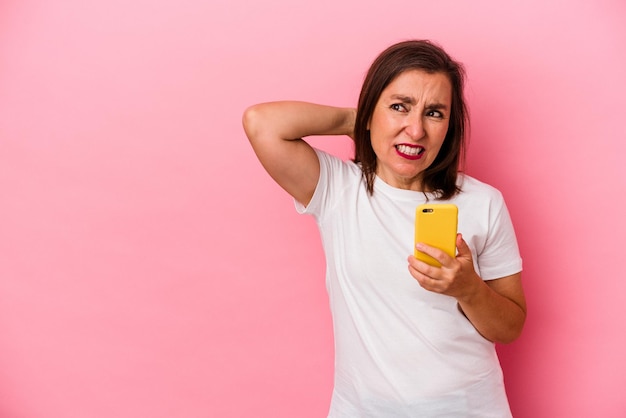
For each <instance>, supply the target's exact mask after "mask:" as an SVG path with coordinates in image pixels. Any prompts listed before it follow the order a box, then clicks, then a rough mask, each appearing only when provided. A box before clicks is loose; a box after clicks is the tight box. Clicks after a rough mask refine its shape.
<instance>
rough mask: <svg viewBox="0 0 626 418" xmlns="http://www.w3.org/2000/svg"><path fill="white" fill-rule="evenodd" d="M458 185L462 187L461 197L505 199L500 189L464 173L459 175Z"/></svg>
mask: <svg viewBox="0 0 626 418" xmlns="http://www.w3.org/2000/svg"><path fill="white" fill-rule="evenodd" d="M457 185H458V186H459V188H460V192H459V197H461V196H463V197H476V198H480V199H489V200H503V197H502V193H501V192H500V190H498V189H496V188H495V187H493V186H492V185H490V184H487V183H484V182H482V181H480V180H478V179H476V178H474V177H472V176H469V175H467V174H464V173H462V174H460V175H459V177H458V180H457Z"/></svg>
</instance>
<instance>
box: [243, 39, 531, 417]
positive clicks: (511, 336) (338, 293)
mask: <svg viewBox="0 0 626 418" xmlns="http://www.w3.org/2000/svg"><path fill="white" fill-rule="evenodd" d="M463 84H464V72H463V68H462V66H461V65H460V64H459V63H457V62H456V61H454V60H453V59H451V58H450V56H449V55H448V54H447V53H446V52H445V51H444V50H443V49H441V48H440V47H439V46H437V45H435V44H433V43H432V42H429V41H406V42H401V43H398V44H395V45H392V46H391V47H389V48H388V49H386V50H385V51H383V52H382V53H381V54H380V55H379V56H378V57H377V58H376V60H375V61H374V63H373V64H372V66H371V67H370V69H369V71H368V74H367V76H366V78H365V81H364V84H363V88H362V90H361V94H360V97H359V102H358V107H357V109H356V110H354V109H350V108H338V107H332V106H324V105H318V104H312V103H303V102H274V103H264V104H259V105H255V106H252V107H250V108H249V109H247V110H246V112H245V114H244V128H245V131H246V133H247V135H248V138H249V139H250V142H251V144H252V147H253V149H254V151H255V152H256V154H257V156H258V158H259V160H260V161H261V163H262V164H263V166H264V167H265V169H266V170H267V172H268V173H269V174H270V175H271V176H272V177H273V178H274V180H275V181H276V182H277V183H278V184H279V185H280V186H281V187H282V188H284V189H285V190H286V191H287V192H288V193H289V194H290V195H291V196H293V198H294V199H295V201H296V208H297V210H298V211H299V212H300V213H305V214H310V215H312V216H314V217H315V219H316V221H317V224H318V227H319V230H320V233H321V236H322V243H323V246H324V251H325V254H326V263H327V272H326V284H327V289H328V294H329V300H330V307H331V311H332V317H333V326H334V335H335V357H336V358H335V385H334V390H333V395H332V400H331V405H330V412H329V415H328V416H329V417H333V418H337V417H350V418H354V417H382V418H388V417H444V416H445V417H480V418H485V417H510V416H511V412H510V408H509V405H508V400H507V396H506V392H505V389H504V383H503V376H502V370H501V368H500V365H499V362H498V358H497V355H496V351H495V345H494V343H495V342H500V343H508V342H511V341H513V340H515V339H516V338H517V337H518V336H519V335H520V333H521V331H522V327H523V324H524V321H525V317H526V302H525V297H524V292H523V290H522V284H521V269H522V261H521V257H520V254H519V250H518V246H517V242H516V238H515V233H514V230H513V226H512V223H511V220H510V217H509V214H508V211H507V208H506V205H505V203H504V200H503V198H502V195H501V193H500V192H499V191H497V190H496V189H494V188H493V187H491V186H489V185H486V184H484V183H482V182H480V181H478V180H476V179H474V178H472V177H470V176H468V175H466V174H463V173H461V172H460V164H461V162H462V160H463V153H464V143H465V131H466V124H467V111H466V106H465V103H464V98H463ZM311 135H348V136H350V137H352V138H353V139H354V142H355V157H354V160H353V161H343V160H341V159H340V158H338V157H336V156H332V155H330V154H328V153H326V152H323V151H320V150H317V149H314V148H312V147H311V146H310V145H309V144H308V143H307V142H305V141H304V140H303V139H302V138H305V137H307V136H311ZM427 201H429V202H435V203H439V202H442V203H453V204H455V205H456V206H457V207H458V208H459V215H458V230H459V232H460V233H459V234H458V235H457V241H456V247H457V253H456V256H454V257H453V256H450V255H448V254H446V253H445V252H444V251H442V250H440V249H437V248H434V247H431V246H428V245H425V244H423V243H418V244H416V245H415V246H416V248H417V250H419V251H422V252H424V253H426V254H428V255H430V256H432V257H433V258H435V259H436V260H438V261H439V262H440V263H441V267H435V266H431V265H429V264H426V263H424V262H422V261H420V260H418V259H416V258H415V257H414V256H413V255H412V254H413V251H414V248H413V245H414V244H413V232H414V229H413V225H414V221H415V218H414V216H415V209H416V207H417V206H418V205H420V204H422V203H425V202H427Z"/></svg>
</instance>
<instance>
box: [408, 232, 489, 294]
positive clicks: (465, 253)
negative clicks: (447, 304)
mask: <svg viewBox="0 0 626 418" xmlns="http://www.w3.org/2000/svg"><path fill="white" fill-rule="evenodd" d="M456 247H457V255H456V257H450V255H448V254H446V253H445V252H444V251H442V250H440V249H438V248H435V247H431V246H429V245H426V244H424V243H418V244H417V245H416V246H415V248H416V249H417V250H418V251H421V252H423V253H425V254H428V255H429V256H431V257H433V258H434V259H435V260H437V261H439V263H441V267H435V266H431V265H430V264H427V263H425V262H423V261H421V260H418V259H416V258H415V257H414V256H409V259H408V261H409V272H410V273H411V276H413V277H414V278H415V280H417V282H418V283H419V284H420V286H422V287H423V288H424V289H426V290H429V291H431V292H436V293H441V294H443V295H448V296H452V297H454V298H456V299H457V300H459V301H462V300H463V299H469V298H471V297H472V295H473V294H474V293H475V292H476V291H477V290H478V289H479V288H480V286H482V285H484V283H483V281H482V279H481V278H480V277H479V276H478V274H476V271H475V270H474V263H473V262H472V253H471V251H470V249H469V247H468V246H467V243H466V242H465V240H464V239H463V237H462V236H461V234H457V237H456Z"/></svg>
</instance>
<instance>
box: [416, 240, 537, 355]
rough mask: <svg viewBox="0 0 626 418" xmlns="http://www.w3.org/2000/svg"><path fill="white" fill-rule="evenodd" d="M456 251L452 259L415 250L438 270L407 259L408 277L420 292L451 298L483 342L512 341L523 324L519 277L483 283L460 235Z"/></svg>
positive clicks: (434, 251)
mask: <svg viewBox="0 0 626 418" xmlns="http://www.w3.org/2000/svg"><path fill="white" fill-rule="evenodd" d="M418 245H419V244H418ZM457 249H458V254H457V256H456V258H452V257H450V256H449V255H447V254H446V253H444V252H443V251H441V250H439V249H437V248H433V247H429V246H425V245H420V246H419V247H418V250H420V251H423V252H425V253H427V254H429V255H430V256H432V257H434V258H435V259H437V260H438V261H439V262H440V263H441V264H442V267H433V266H430V265H428V264H426V263H423V262H421V261H419V260H417V259H416V258H415V257H413V256H410V257H409V271H410V272H411V275H412V276H413V277H414V278H415V279H416V280H417V281H418V282H419V283H420V285H421V286H422V287H423V288H425V289H427V290H430V291H433V292H437V293H442V294H445V295H449V296H453V297H455V298H456V299H457V301H458V304H459V308H460V309H461V310H462V311H463V313H464V314H465V316H466V317H467V319H469V321H470V322H471V323H472V325H474V327H475V328H476V330H477V331H478V332H479V333H480V334H481V335H482V336H483V337H485V338H486V339H488V340H490V341H494V342H499V343H509V342H512V341H514V340H515V339H516V338H517V337H519V335H520V334H521V332H522V328H523V327H524V322H525V320H526V299H525V296H524V291H523V289H522V281H521V276H522V275H521V273H517V274H513V275H511V276H506V277H502V278H499V279H495V280H490V281H486V282H485V281H483V280H482V279H481V278H480V277H479V276H478V274H476V272H475V270H474V265H473V262H472V254H471V251H470V249H469V248H468V246H467V244H466V243H465V241H464V240H463V238H462V237H461V235H460V234H459V235H458V237H457Z"/></svg>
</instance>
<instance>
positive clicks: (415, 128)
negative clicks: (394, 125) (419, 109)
mask: <svg viewBox="0 0 626 418" xmlns="http://www.w3.org/2000/svg"><path fill="white" fill-rule="evenodd" d="M404 130H405V132H406V133H407V135H408V136H409V137H410V138H411V139H413V140H418V139H420V138H422V137H423V136H424V134H425V132H424V121H423V119H422V115H420V114H417V113H415V114H412V115H409V116H408V117H407V119H406V126H405V127H404Z"/></svg>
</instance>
